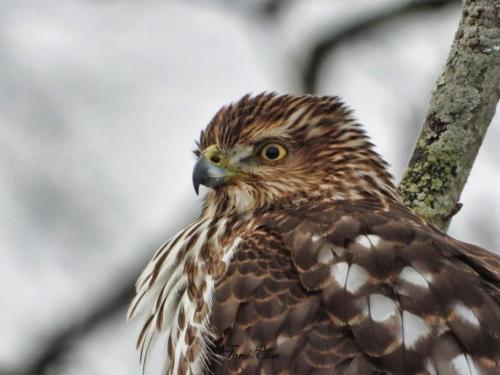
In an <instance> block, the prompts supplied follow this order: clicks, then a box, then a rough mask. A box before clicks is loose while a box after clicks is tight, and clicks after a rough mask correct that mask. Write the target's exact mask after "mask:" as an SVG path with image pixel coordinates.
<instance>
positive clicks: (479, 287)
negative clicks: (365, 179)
mask: <svg viewBox="0 0 500 375" xmlns="http://www.w3.org/2000/svg"><path fill="white" fill-rule="evenodd" d="M499 269H500V267H499V258H498V257H496V256H494V255H493V254H490V253H488V252H486V251H484V250H482V249H479V248H477V247H473V246H471V245H467V244H464V243H461V242H459V241H456V240H454V239H451V238H449V237H447V236H446V235H444V234H442V233H440V232H438V231H437V230H435V229H434V228H432V227H430V226H428V225H427V224H425V223H424V222H423V221H422V220H421V219H419V218H418V217H416V216H415V215H414V214H413V213H412V212H410V211H409V210H407V209H405V208H404V207H401V206H398V205H393V206H391V207H389V208H388V209H387V207H385V208H384V207H380V206H378V205H377V204H376V203H374V202H359V203H347V202H339V203H335V204H329V205H324V204H321V205H320V204H318V205H311V206H309V207H300V208H294V209H286V210H279V211H273V212H272V213H267V214H264V215H263V216H262V225H261V227H260V228H259V229H258V230H257V231H256V232H255V233H253V235H252V237H251V238H243V239H242V242H241V244H240V246H239V249H238V250H237V251H236V253H235V255H234V259H233V260H232V262H231V265H230V266H229V268H228V271H227V274H226V276H225V277H224V278H223V279H222V280H221V281H220V282H219V283H218V285H217V286H216V293H215V300H214V307H213V313H212V320H211V323H212V326H213V328H214V330H215V332H216V333H217V335H218V337H219V339H218V341H217V342H216V343H215V350H216V351H218V352H219V353H220V356H219V357H218V358H217V360H215V361H213V363H212V366H211V368H212V369H213V370H214V372H215V373H217V374H219V373H220V374H236V373H238V374H240V373H243V374H255V373H265V374H280V373H281V374H306V373H314V374H322V373H325V374H332V373H333V374H335V373H338V374H350V373H352V374H358V373H363V374H371V373H373V374H376V373H383V374H387V373H394V374H403V373H439V374H447V373H458V371H464V372H460V373H471V374H473V373H475V372H474V371H475V369H481V370H482V371H483V372H485V373H495V372H496V371H498V369H499V361H500V308H499V295H500V281H499V272H498V271H499ZM264 349H266V350H267V352H265V353H264V352H262V351H263V350H264ZM259 356H260V357H262V356H264V358H258V357H259Z"/></svg>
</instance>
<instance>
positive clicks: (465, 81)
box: [399, 0, 500, 230]
mask: <svg viewBox="0 0 500 375" xmlns="http://www.w3.org/2000/svg"><path fill="white" fill-rule="evenodd" d="M499 96H500V0H464V1H463V12H462V18H461V20H460V24H459V27H458V30H457V32H456V34H455V40H454V41H453V45H452V48H451V51H450V55H449V57H448V61H447V63H446V66H445V69H444V71H443V73H442V74H441V76H440V78H439V80H438V82H437V87H436V90H435V92H434V93H433V95H432V98H431V101H430V105H429V110H428V113H427V117H426V119H425V122H424V125H423V128H422V131H421V133H420V136H419V138H418V140H417V144H416V146H415V149H414V152H413V156H412V158H411V160H410V163H409V165H408V167H407V169H406V171H405V174H404V176H403V180H402V181H401V184H400V186H399V188H400V192H401V196H402V197H403V201H404V203H405V204H406V205H407V206H408V207H410V208H412V209H413V210H414V211H415V212H416V213H417V214H419V215H420V216H422V217H424V218H425V219H427V220H429V221H430V222H432V223H434V224H435V225H436V226H438V227H439V228H441V229H443V230H445V229H446V228H447V227H448V225H449V223H450V220H451V218H452V216H453V215H454V214H455V213H456V212H457V209H458V208H459V207H460V206H459V204H458V200H459V198H460V194H461V192H462V189H463V187H464V185H465V182H466V181H467V177H468V176H469V174H470V171H471V168H472V164H473V163H474V159H475V158H476V156H477V153H478V151H479V148H480V146H481V143H482V141H483V138H484V136H485V134H486V130H487V129H488V125H489V124H490V122H491V119H492V118H493V115H494V113H495V108H496V105H497V103H498V100H499Z"/></svg>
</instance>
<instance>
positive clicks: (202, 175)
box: [193, 154, 228, 195]
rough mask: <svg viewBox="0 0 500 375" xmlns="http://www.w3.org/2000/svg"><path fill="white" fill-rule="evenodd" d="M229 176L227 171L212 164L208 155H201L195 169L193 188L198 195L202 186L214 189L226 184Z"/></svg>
mask: <svg viewBox="0 0 500 375" xmlns="http://www.w3.org/2000/svg"><path fill="white" fill-rule="evenodd" d="M227 176H228V173H227V171H226V169H224V168H223V167H221V166H219V165H217V164H215V163H213V162H211V161H210V160H209V159H208V158H207V155H205V154H203V155H201V156H200V158H199V159H198V161H197V162H196V164H195V166H194V169H193V186H194V191H195V192H196V195H198V193H199V188H200V185H204V186H206V187H209V188H214V187H216V186H219V185H222V184H224V183H225V182H226V177H227Z"/></svg>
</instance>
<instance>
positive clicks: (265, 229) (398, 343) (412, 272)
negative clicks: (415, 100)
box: [128, 93, 500, 375]
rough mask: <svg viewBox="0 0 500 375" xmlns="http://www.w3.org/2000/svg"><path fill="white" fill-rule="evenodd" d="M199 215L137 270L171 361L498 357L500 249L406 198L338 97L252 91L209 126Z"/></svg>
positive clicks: (372, 370) (221, 363)
mask: <svg viewBox="0 0 500 375" xmlns="http://www.w3.org/2000/svg"><path fill="white" fill-rule="evenodd" d="M195 154H196V156H197V157H198V160H197V162H196V165H195V167H194V172H193V183H194V188H195V190H196V192H198V188H199V185H205V186H207V187H209V188H210V189H208V192H207V194H206V197H205V201H204V206H203V211H202V214H201V216H200V218H199V219H198V220H196V221H195V222H193V223H192V224H191V225H189V226H188V227H187V228H185V229H183V230H182V231H180V232H179V233H178V234H176V235H175V236H173V237H172V238H171V239H170V240H169V241H168V242H167V243H166V244H165V245H163V246H162V247H161V248H160V249H159V250H158V251H157V253H156V254H155V255H154V257H153V258H152V260H151V261H150V263H149V264H148V265H147V267H146V269H145V270H144V272H143V273H142V275H141V276H140V278H139V280H138V282H137V285H136V289H137V295H136V296H135V298H134V299H133V301H132V303H131V305H130V309H129V313H128V316H129V318H131V317H133V316H135V315H137V314H142V316H143V317H144V321H143V326H142V330H141V331H140V334H139V337H138V343H137V345H138V347H139V348H140V351H141V360H145V358H146V357H147V355H148V352H149V350H150V346H151V343H152V342H153V340H154V339H160V340H161V342H162V343H163V344H164V350H163V352H162V353H163V356H164V373H165V374H202V373H207V374H209V373H210V374H440V375H442V374H471V375H472V374H496V373H500V276H499V275H500V273H499V270H500V258H499V257H497V256H495V255H493V254H492V253H489V252H487V251H486V250H483V249H481V248H479V247H476V246H473V245H469V244H466V243H463V242H460V241H458V240H455V239H453V238H451V237H449V236H447V235H446V234H445V233H443V232H441V231H440V230H438V229H437V228H435V227H434V226H433V225H431V224H429V223H427V222H426V221H425V220H423V219H422V218H420V217H419V216H417V215H416V214H415V213H413V212H412V211H411V210H410V209H408V208H407V207H405V206H404V205H403V204H402V202H401V199H400V197H399V196H398V191H397V188H396V186H395V185H394V183H393V181H392V177H391V174H390V173H389V172H388V168H387V164H386V163H385V162H384V161H383V159H382V158H381V157H380V156H379V155H378V154H377V153H376V152H375V151H374V149H373V145H372V144H371V143H370V141H369V139H368V137H367V136H366V134H365V132H364V131H363V129H362V127H361V126H360V125H359V124H358V123H357V122H356V120H355V119H354V118H353V116H352V114H351V112H350V110H349V109H347V107H346V106H345V105H344V104H343V103H342V102H341V100H340V99H339V98H337V97H327V96H325V97H316V96H309V95H306V96H291V95H277V94H269V93H263V94H260V95H257V96H251V95H247V96H244V97H243V98H242V99H240V100H239V101H238V102H236V103H234V104H231V105H228V106H225V107H223V108H222V109H220V110H219V111H218V113H217V114H216V115H215V117H214V118H213V119H212V120H211V122H210V123H209V125H208V127H207V128H206V130H205V131H203V132H202V133H201V136H200V140H199V142H198V143H197V149H196V151H195Z"/></svg>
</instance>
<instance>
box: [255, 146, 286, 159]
mask: <svg viewBox="0 0 500 375" xmlns="http://www.w3.org/2000/svg"><path fill="white" fill-rule="evenodd" d="M285 156H286V149H285V148H284V147H283V146H282V145H280V144H277V143H269V144H267V145H265V146H264V147H262V149H261V150H260V157H261V158H262V159H264V160H267V161H276V160H280V159H283V158H284V157H285Z"/></svg>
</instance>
